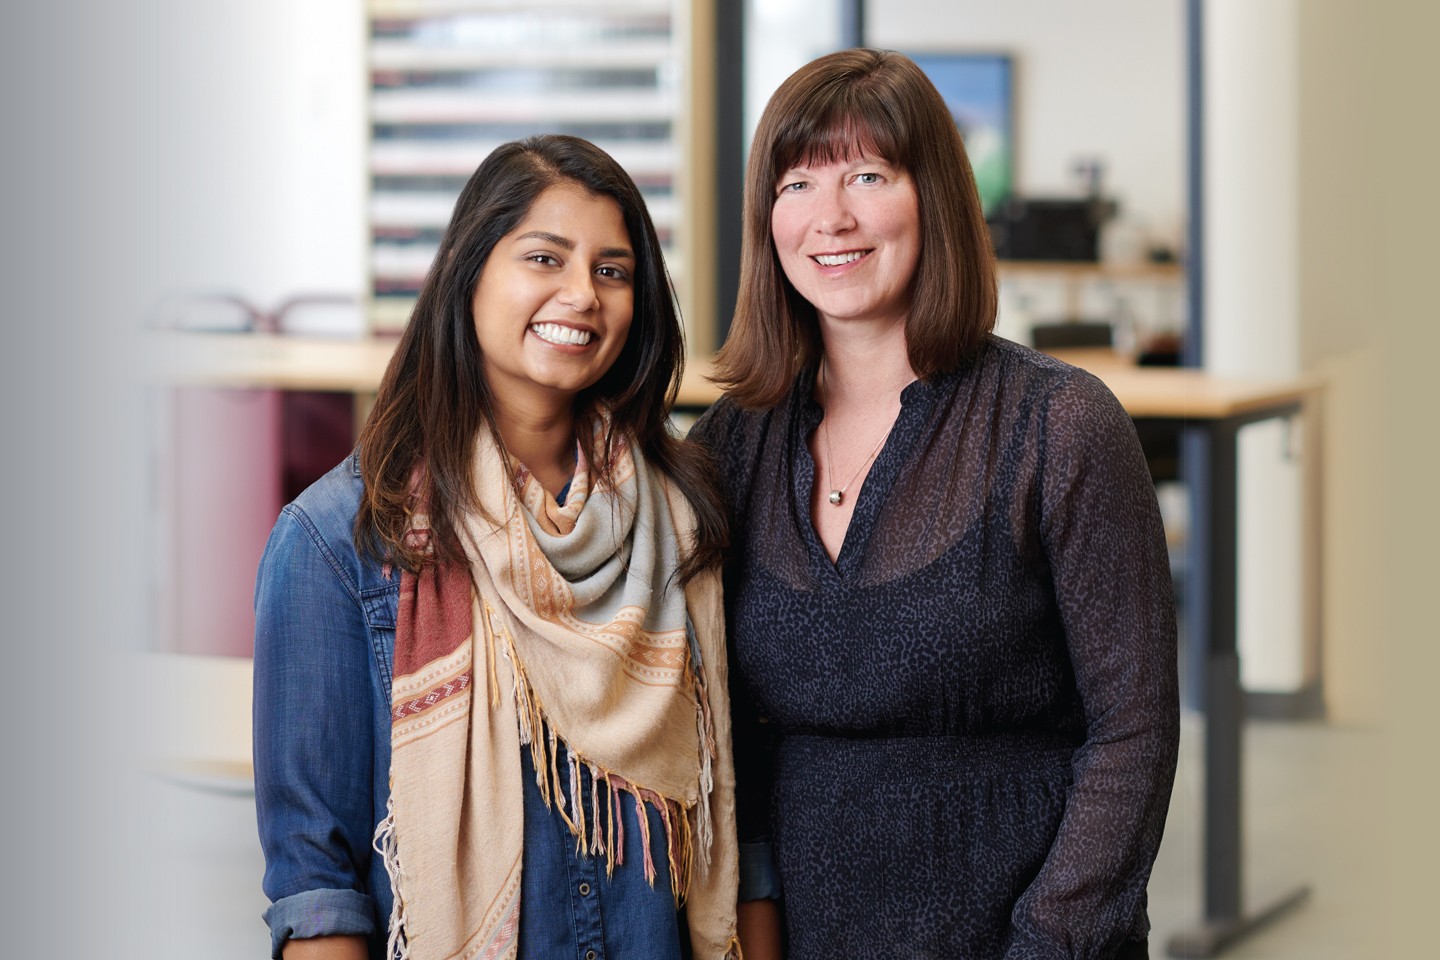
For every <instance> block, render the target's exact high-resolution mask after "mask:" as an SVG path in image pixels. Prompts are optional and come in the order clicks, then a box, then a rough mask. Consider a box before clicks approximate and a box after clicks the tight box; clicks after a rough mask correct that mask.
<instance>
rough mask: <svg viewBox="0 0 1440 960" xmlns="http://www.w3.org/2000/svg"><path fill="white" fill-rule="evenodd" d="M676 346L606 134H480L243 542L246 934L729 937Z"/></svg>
mask: <svg viewBox="0 0 1440 960" xmlns="http://www.w3.org/2000/svg"><path fill="white" fill-rule="evenodd" d="M683 355H684V353H683V344H682V340H681V329H680V323H679V318H678V317H677V315H676V311H675V306H674V299H673V296H672V291H671V287H670V283H669V278H668V277H667V276H666V273H665V267H664V263H663V261H662V260H661V253H660V244H659V241H658V240H657V238H656V234H655V229H654V226H653V225H652V223H651V221H650V218H649V215H648V214H647V213H646V210H645V204H644V201H643V199H642V197H641V195H640V192H639V190H638V189H637V188H636V186H635V184H634V182H633V181H632V180H631V179H630V177H629V176H628V175H626V174H625V172H624V171H623V170H621V168H620V167H619V166H618V165H617V164H616V163H615V161H614V160H613V159H611V158H610V157H609V156H608V155H606V154H605V153H604V152H603V151H601V150H599V149H598V148H596V147H595V146H593V145H592V144H589V143H587V142H585V141H583V140H578V139H576V138H573V137H562V136H545V137H536V138H532V139H529V140H524V141H517V142H514V143H509V144H505V145H503V146H501V147H499V148H497V149H496V150H495V151H494V152H492V153H491V154H490V156H489V157H488V158H487V159H486V160H485V161H484V162H483V163H482V164H481V165H480V167H479V169H477V170H476V171H475V174H474V176H472V177H471V179H470V181H469V183H468V184H466V186H465V189H464V191H463V192H462V194H461V196H460V198H459V200H458V202H457V203H456V206H455V211H454V214H453V217H452V219H451V222H450V225H449V227H448V229H447V230H446V232H445V235H444V238H443V240H442V242H441V244H440V249H439V252H438V253H437V255H436V257H435V261H434V265H433V266H432V267H431V270H430V273H429V275H428V276H427V277H426V279H425V283H424V287H423V290H422V291H421V294H420V297H419V300H418V302H417V304H416V307H415V310H414V313H413V315H412V317H411V320H410V323H409V325H408V326H407V328H406V330H405V334H404V336H403V337H402V338H401V340H400V343H399V345H398V347H397V349H396V351H395V355H394V358H393V359H392V361H391V363H390V366H389V368H388V370H387V371H386V373H385V377H384V380H383V382H382V384H381V386H380V391H379V395H378V397H377V400H376V403H375V407H374V409H373V411H372V412H371V414H370V417H369V420H368V422H367V423H366V425H365V428H364V430H363V431H362V434H361V438H360V446H359V451H358V453H357V454H356V455H355V456H354V457H352V458H350V459H349V460H347V461H346V462H344V463H342V464H341V465H340V466H338V467H336V468H335V469H334V470H332V471H331V472H330V473H329V474H328V475H327V476H326V477H324V478H323V479H321V480H320V481H319V482H318V483H316V484H315V485H314V486H312V487H311V488H310V489H308V490H307V491H306V492H305V493H304V494H302V495H301V496H300V497H299V498H298V499H297V500H296V501H295V502H294V503H292V504H290V505H289V506H287V507H286V508H285V509H284V511H283V513H282V514H281V517H280V519H279V521H278V522H277V524H276V526H275V531H274V533H273V534H272V536H271V539H270V543H269V545H268V547H267V548H266V552H265V556H264V559H263V561H262V563H261V569H260V575H259V581H258V584H257V587H256V600H255V604H256V649H255V711H254V716H255V787H256V804H257V808H258V813H259V822H260V835H261V840H262V844H263V846H264V849H265V856H266V871H265V884H264V886H265V892H266V893H267V895H268V896H269V897H270V898H271V900H272V901H273V904H272V906H271V907H270V909H269V910H268V911H267V913H266V920H267V921H268V923H269V924H270V928H271V934H272V942H273V948H274V956H276V957H280V956H282V954H283V956H284V957H285V958H286V960H297V958H363V957H372V958H373V957H381V956H383V957H387V958H392V957H398V958H413V960H425V958H435V960H441V958H451V957H456V956H465V957H477V956H478V957H487V958H515V957H519V958H524V960H560V958H563V960H575V958H577V957H582V958H587V960H596V958H600V957H606V956H608V957H616V956H619V957H646V958H668V960H679V958H680V957H682V956H686V957H688V956H692V955H693V956H694V957H696V958H701V957H705V958H711V960H722V958H731V957H733V956H734V955H735V951H736V946H737V945H736V943H735V940H734V935H735V883H736V879H735V847H734V843H735V840H734V816H733V776H732V772H731V761H730V752H729V747H730V737H729V724H728V718H729V710H728V700H727V698H726V671H725V657H724V647H723V643H724V637H723V625H722V621H721V609H720V595H719V558H720V551H721V550H722V549H723V547H724V545H725V521H724V516H723V511H722V509H721V507H720V505H719V500H718V497H717V495H716V494H715V492H714V481H713V477H712V473H711V467H710V463H709V460H708V458H707V457H706V455H705V453H704V451H703V450H700V449H699V448H698V447H695V446H694V445H692V444H690V443H689V442H688V441H683V440H680V439H678V438H677V437H675V436H674V435H673V434H672V433H671V432H670V428H669V426H668V413H669V407H670V403H671V401H672V399H673V397H674V393H675V390H676V389H677V388H678V384H679V377H680V368H681V364H682V358H683ZM682 899H683V900H685V902H686V909H685V910H684V912H681V911H679V909H678V905H679V903H680V902H681V900H682Z"/></svg>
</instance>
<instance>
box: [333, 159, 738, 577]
mask: <svg viewBox="0 0 1440 960" xmlns="http://www.w3.org/2000/svg"><path fill="white" fill-rule="evenodd" d="M566 183H568V184H575V185H577V186H579V187H580V188H582V189H583V190H585V191H587V192H588V193H590V194H591V195H592V196H606V197H610V198H612V199H614V200H615V202H616V203H617V204H618V205H619V207H620V212H621V214H622V216H623V218H624V221H625V228H626V231H627V232H628V234H629V236H630V242H631V245H632V246H633V247H634V250H635V258H636V262H635V270H634V314H633V317H632V319H631V323H630V331H629V334H628V336H627V337H626V339H625V346H624V347H623V348H622V350H621V351H620V356H619V358H617V359H616V361H615V364H614V366H612V367H611V368H610V369H609V370H608V371H606V373H605V375H604V376H603V377H601V378H600V380H599V381H598V382H597V383H596V384H595V385H594V386H592V387H590V388H589V389H586V390H584V391H581V393H580V394H579V395H577V397H576V398H575V415H576V433H577V437H578V440H579V442H580V443H581V444H582V445H583V446H584V448H585V455H586V459H587V460H588V461H589V463H590V468H591V471H592V472H593V474H594V475H595V478H596V481H597V482H605V481H607V480H609V479H610V477H609V473H610V468H611V465H612V453H613V451H614V449H615V445H616V444H617V443H620V442H628V443H629V444H631V445H632V448H633V449H636V450H638V451H639V452H640V453H641V454H642V455H643V456H644V457H645V459H646V460H647V461H648V462H649V463H650V464H651V465H652V466H654V467H656V468H657V469H659V470H660V471H661V472H662V473H663V474H664V475H665V476H667V477H668V478H669V479H670V480H671V481H672V482H673V483H674V484H675V485H676V486H677V487H678V488H679V489H680V491H681V492H682V493H683V494H684V495H685V498H686V499H687V500H688V501H689V502H690V505H691V506H692V507H693V508H694V511H695V516H696V521H697V530H696V537H695V542H694V543H693V544H682V545H681V548H682V557H683V560H682V563H681V567H680V580H681V582H685V581H688V580H689V579H690V578H691V577H693V576H694V575H695V574H697V573H699V572H700V571H702V570H704V569H706V568H708V567H710V566H712V565H714V564H718V563H719V562H720V558H721V551H722V550H723V549H724V547H725V546H726V545H727V542H726V539H727V538H726V529H725V519H724V514H723V512H722V507H721V500H720V496H719V492H718V487H717V485H716V480H715V477H714V467H713V464H712V461H711V460H710V458H709V455H708V454H707V453H706V452H705V451H704V450H703V449H702V448H701V447H700V446H699V445H698V444H695V443H692V442H689V441H686V440H683V439H681V438H679V437H678V436H676V434H675V433H674V432H673V430H672V428H671V426H670V420H669V414H670V408H671V406H672V405H673V404H674V400H675V394H676V392H677V391H678V390H679V388H680V377H681V374H682V372H683V370H684V362H685V344H684V334H683V331H682V329H681V325H680V315H679V311H678V310H677V308H676V306H675V295H674V289H673V287H672V286H671V282H670V277H669V274H668V273H667V272H666V270H665V262H664V259H663V257H662V255H661V249H660V241H659V239H658V237H657V236H656V233H655V226H654V224H653V223H652V222H651V220H650V214H649V212H648V211H647V210H646V207H645V201H644V198H643V197H642V196H641V194H640V190H639V188H638V187H636V186H635V182H634V181H633V180H632V179H631V178H630V175H629V174H627V173H626V172H625V171H624V170H623V169H622V168H621V167H620V165H619V164H618V163H616V162H615V161H614V159H612V158H611V157H610V155H609V154H607V153H605V152H604V151H603V150H601V149H600V148H599V147H596V146H595V145H594V144H591V143H589V142H587V141H585V140H581V139H579V138H578V137H568V136H560V135H547V136H538V137H531V138H529V139H526V140H517V141H513V142H511V143H507V144H504V145H502V146H500V147H497V148H496V149H495V150H494V151H492V152H491V153H490V155H489V156H488V157H486V158H485V160H484V162H482V163H481V164H480V166H479V168H478V169H476V171H475V173H474V174H473V175H472V176H471V177H470V180H469V182H467V183H466V184H465V188H464V189H463V190H462V191H461V193H460V198H459V199H458V200H457V201H456V203H455V210H454V213H453V214H452V215H451V219H450V225H449V226H448V227H447V228H446V230H445V234H444V236H443V238H442V239H441V241H440V248H439V252H438V253H437V254H436V256H435V260H434V262H433V264H432V265H431V267H430V271H429V273H428V274H427V275H426V277H425V281H424V283H423V285H422V286H421V289H420V295H419V298H418V299H417V301H416V304H415V309H414V311H413V312H412V313H411V315H410V322H409V323H408V324H407V325H406V327H405V332H404V334H403V335H402V336H401V338H400V343H399V344H398V345H397V347H396V349H395V353H394V356H392V357H391V360H390V364H389V366H388V367H387V368H386V370H385V376H384V379H383V380H382V381H381V383H380V390H379V393H378V395H377V396H376V400H375V406H374V408H373V409H372V410H371V412H370V416H369V418H368V419H367V420H366V422H365V426H364V428H363V429H362V430H361V432H360V473H361V476H362V478H363V480H364V485H365V492H364V496H363V497H362V499H361V502H360V510H359V512H358V513H357V514H356V517H355V540H356V543H357V544H358V545H360V547H361V549H362V550H364V551H365V552H366V553H367V554H369V555H371V556H375V557H377V558H381V559H384V560H387V561H391V562H395V563H398V564H399V565H400V566H403V567H404V568H406V569H409V570H416V569H419V568H420V567H421V566H423V565H424V564H426V563H429V562H431V561H435V562H448V561H458V560H461V559H463V558H464V549H463V547H462V546H461V543H460V539H459V536H458V534H457V531H458V530H459V529H460V526H461V522H462V520H463V518H464V516H465V515H466V514H467V513H483V511H482V509H481V506H480V501H479V497H478V495H477V493H476V491H475V490H474V488H473V484H472V481H471V460H472V457H473V455H474V450H475V441H476V439H477V437H478V435H479V432H480V431H481V430H488V431H489V432H490V435H491V436H492V437H493V438H494V439H495V442H496V444H497V445H498V446H499V447H500V449H501V450H502V451H503V450H504V441H503V440H502V439H501V437H500V430H499V427H498V425H497V424H496V421H495V413H494V402H493V400H492V397H491V393H490V388H489V385H488V384H487V382H486V379H485V358H484V357H483V356H482V355H481V352H480V344H479V340H478V338H477V336H476V333H475V318H474V316H473V315H472V308H471V303H472V300H473V298H474V293H475V286H476V284H477V283H479V281H480V274H481V271H483V270H484V268H485V263H486V261H487V260H488V259H489V257H490V253H491V251H492V250H494V248H495V245H496V244H497V243H499V242H500V240H501V239H502V238H503V237H505V236H506V235H507V234H508V233H510V232H511V231H512V230H514V229H515V228H516V226H517V225H518V224H519V223H520V221H521V220H523V219H524V217H525V215H526V214H527V213H528V212H529V210H530V207H531V206H532V204H534V202H535V199H536V198H537V197H538V196H540V194H541V193H543V192H544V191H545V190H546V189H547V188H549V187H551V186H555V185H557V184H566ZM602 411H603V412H608V421H607V422H608V429H606V430H605V431H604V432H603V435H602V436H601V437H600V438H599V439H598V440H597V439H595V431H594V430H593V426H594V425H595V424H596V423H597V421H600V420H601V419H602ZM422 503H423V504H424V505H425V509H426V511H427V512H428V514H429V521H430V530H431V536H430V549H431V550H432V551H433V553H429V554H427V553H424V552H422V551H420V550H417V549H416V546H415V545H414V544H413V543H411V542H410V540H409V539H408V538H407V533H408V532H409V530H410V524H411V518H412V516H413V514H414V512H415V511H416V509H417V507H418V505H419V504H422ZM491 519H492V520H496V521H497V522H499V520H500V519H502V518H491Z"/></svg>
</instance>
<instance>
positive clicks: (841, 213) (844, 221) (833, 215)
mask: <svg viewBox="0 0 1440 960" xmlns="http://www.w3.org/2000/svg"><path fill="white" fill-rule="evenodd" d="M819 203H820V205H819V209H818V210H816V217H815V229H816V230H818V231H819V232H820V233H823V234H826V235H827V236H828V235H834V234H837V233H844V232H845V231H847V230H851V229H853V228H854V226H855V217H854V215H853V214H851V212H850V205H849V203H848V202H847V201H846V197H845V191H843V190H826V191H823V192H822V195H821V197H820V201H819Z"/></svg>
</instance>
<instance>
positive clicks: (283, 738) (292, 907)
mask: <svg viewBox="0 0 1440 960" xmlns="http://www.w3.org/2000/svg"><path fill="white" fill-rule="evenodd" d="M372 659H373V658H372V656H371V652H370V643H369V639H368V632H367V630H366V624H365V619H364V615H363V611H362V608H361V604H360V599H359V593H358V590H357V588H356V584H355V581H354V576H353V571H350V570H347V568H346V566H345V565H344V564H343V563H341V562H340V561H339V560H338V559H337V557H336V555H335V553H334V552H333V551H332V550H331V549H330V548H329V547H328V546H327V545H326V543H325V541H324V540H323V538H322V537H321V536H320V534H319V532H318V531H317V530H316V528H315V526H314V524H313V523H311V522H310V521H309V518H308V517H307V516H306V514H305V513H304V511H302V510H300V509H299V508H298V507H296V506H294V505H291V506H289V507H286V508H285V510H284V512H282V514H281V515H280V519H279V520H278V521H277V523H276V525H275V529H274V531H273V532H272V534H271V536H270V541H269V544H268V545H267V546H266V549H265V554H264V557H263V558H262V560H261V564H260V572H259V576H258V578H257V582H256V588H255V700H254V725H255V726H254V736H255V740H254V747H255V803H256V813H257V818H258V821H259V828H260V842H261V846H262V847H263V849H264V853H265V877H264V882H263V887H264V890H265V894H266V896H268V897H269V898H270V900H271V901H272V904H273V905H272V906H271V907H270V909H269V910H267V911H266V912H265V920H266V922H267V923H268V924H269V925H270V930H271V937H272V946H273V954H272V955H273V956H275V957H279V956H280V951H281V950H282V948H283V947H284V945H285V942H286V940H288V939H290V938H292V937H294V938H301V937H314V936H322V935H327V934H370V933H372V932H374V930H375V929H376V905H375V902H374V899H373V898H372V897H371V896H370V895H369V894H368V893H367V892H366V884H365V877H366V874H367V871H368V870H369V866H370V858H371V856H372V850H371V846H370V844H371V837H372V835H373V832H374V828H375V818H374V807H373V800H372V795H373V780H374V770H373V767H374V756H373V748H374V737H375V730H374V723H375V721H374V719H373V708H372V700H373V698H372V692H371V685H372V677H371V661H372Z"/></svg>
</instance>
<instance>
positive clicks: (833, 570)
mask: <svg viewBox="0 0 1440 960" xmlns="http://www.w3.org/2000/svg"><path fill="white" fill-rule="evenodd" d="M815 375H816V371H815V370H810V371H808V372H807V373H806V375H804V376H803V377H801V378H800V380H799V381H797V383H796V386H795V389H796V394H795V401H796V415H795V425H796V429H795V430H793V431H792V433H791V443H792V444H793V445H794V449H793V450H792V453H791V463H793V464H796V465H797V469H796V470H795V472H794V482H793V483H792V485H791V488H792V489H791V496H792V497H793V498H794V504H793V506H794V509H795V511H796V513H797V514H798V515H799V516H800V517H801V518H802V522H801V523H800V527H801V529H802V530H803V531H804V536H805V543H806V547H807V549H808V550H809V552H810V565H811V568H812V569H813V570H814V571H815V575H816V579H817V580H820V581H822V582H830V583H835V582H837V581H838V582H844V581H846V580H848V579H850V577H851V576H853V575H854V572H855V570H856V569H857V568H858V566H859V563H860V558H862V557H863V556H864V553H865V548H866V546H867V545H868V544H869V542H870V534H871V532H872V531H873V530H874V529H875V525H876V522H877V521H878V520H879V517H880V512H881V510H882V509H884V506H885V503H884V497H885V496H886V494H888V493H889V491H890V488H891V487H892V486H893V485H894V483H895V479H896V477H898V476H899V474H900V470H901V469H902V468H903V467H904V465H905V461H906V459H907V457H908V455H909V452H910V450H911V449H912V447H913V446H914V443H915V440H916V438H917V437H918V436H919V433H920V427H921V425H922V424H924V423H925V422H926V419H927V414H928V413H929V411H930V409H931V408H932V406H933V399H934V397H935V395H936V392H937V388H938V387H939V385H940V381H942V380H945V379H947V378H946V377H944V376H941V377H936V378H934V379H932V381H931V382H928V383H927V382H926V381H924V380H915V381H913V382H911V383H910V384H909V385H907V386H906V387H905V388H904V389H903V390H901V391H900V412H899V413H898V414H897V415H896V417H895V422H894V424H892V425H891V427H890V433H889V434H888V435H887V436H886V438H885V442H884V443H883V444H881V446H880V451H879V453H878V454H876V456H875V458H874V459H873V460H872V461H871V463H870V469H869V470H867V471H866V472H865V473H864V474H863V477H864V479H863V482H862V483H861V485H860V490H859V492H858V494H857V495H856V497H855V509H854V510H852V511H851V513H850V522H849V523H848V524H847V525H846V527H845V533H844V536H843V537H842V538H841V540H840V549H839V551H838V552H837V553H836V554H835V559H833V560H832V559H830V554H829V552H828V551H827V550H826V549H825V543H824V541H822V540H821V539H820V531H819V530H818V529H817V528H816V526H815V516H814V513H813V512H812V509H811V504H812V503H813V500H814V495H815V484H816V482H817V481H818V479H819V466H818V464H817V463H816V461H815V457H814V455H812V454H811V452H810V437H811V436H812V435H813V434H814V433H815V431H816V430H818V429H819V427H820V422H821V421H822V420H823V419H824V416H825V411H824V408H822V407H821V406H820V404H819V403H818V402H817V401H816V400H815Z"/></svg>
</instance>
